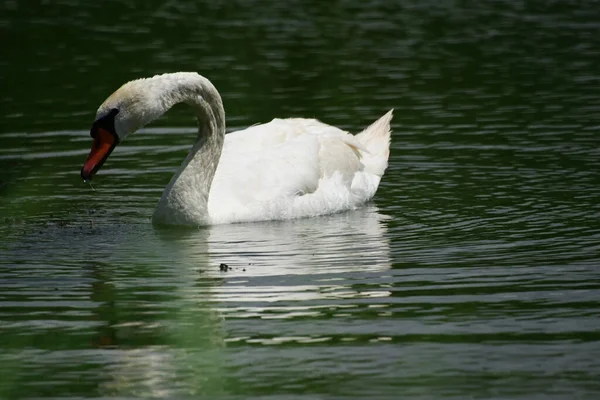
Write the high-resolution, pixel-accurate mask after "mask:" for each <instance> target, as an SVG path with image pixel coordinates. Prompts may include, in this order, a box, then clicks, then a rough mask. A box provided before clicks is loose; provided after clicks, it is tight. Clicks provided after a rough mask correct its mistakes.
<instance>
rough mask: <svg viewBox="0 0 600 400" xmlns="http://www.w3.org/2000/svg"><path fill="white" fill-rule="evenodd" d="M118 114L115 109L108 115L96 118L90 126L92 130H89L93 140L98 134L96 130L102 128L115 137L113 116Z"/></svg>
mask: <svg viewBox="0 0 600 400" xmlns="http://www.w3.org/2000/svg"><path fill="white" fill-rule="evenodd" d="M118 113H119V110H118V109H116V108H113V109H111V110H110V111H109V112H108V114H106V115H105V116H103V117H101V118H98V119H97V120H96V121H94V124H93V125H92V129H91V130H90V136H91V137H93V138H95V137H96V135H97V134H98V128H102V129H104V130H107V131H109V132H110V133H112V134H113V135H115V136H117V133H116V131H115V116H116V115H117V114H118Z"/></svg>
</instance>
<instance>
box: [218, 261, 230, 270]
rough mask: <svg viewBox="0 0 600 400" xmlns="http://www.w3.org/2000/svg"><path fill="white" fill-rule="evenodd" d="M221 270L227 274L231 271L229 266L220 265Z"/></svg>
mask: <svg viewBox="0 0 600 400" xmlns="http://www.w3.org/2000/svg"><path fill="white" fill-rule="evenodd" d="M219 269H220V270H221V272H227V271H229V265H227V264H223V263H221V265H219Z"/></svg>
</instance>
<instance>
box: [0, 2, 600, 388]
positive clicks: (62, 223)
mask: <svg viewBox="0 0 600 400" xmlns="http://www.w3.org/2000/svg"><path fill="white" fill-rule="evenodd" d="M203 3H204V2H201V3H194V4H191V3H189V4H188V3H185V2H179V1H168V2H165V3H160V2H155V1H149V2H145V3H144V4H143V5H142V4H137V3H135V4H134V3H132V2H116V1H106V2H101V3H98V4H79V2H75V1H62V2H58V3H57V2H53V3H52V4H50V3H49V4H45V3H41V4H38V5H37V6H36V7H25V6H24V4H21V3H20V2H4V3H3V4H2V5H0V30H1V31H2V32H3V33H2V37H3V38H4V39H5V44H4V45H3V57H2V58H1V59H0V80H1V85H2V91H1V93H0V107H1V109H2V113H0V217H1V219H0V239H1V240H0V337H1V338H2V340H1V341H0V346H1V350H2V351H1V352H0V376H1V377H2V378H1V379H0V398H95V397H120V398H135V397H141V398H152V397H155V398H207V399H214V398H240V399H267V398H273V399H285V398H289V399H365V398H372V399H395V398H423V399H430V398H444V399H464V398H497V399H535V398H539V399H563V398H564V399H572V398H581V399H588V398H589V399H594V398H596V397H597V396H598V395H599V394H600V383H599V382H600V380H599V379H598V376H599V375H600V361H598V360H599V358H598V356H597V355H598V354H600V319H599V318H598V315H599V313H600V304H599V302H598V299H599V298H600V272H599V270H598V265H599V264H600V224H599V220H600V173H599V172H598V171H600V150H599V149H600V136H599V135H600V133H599V132H598V131H599V130H600V95H599V94H598V83H599V80H600V76H599V75H598V71H597V68H596V66H597V65H599V64H600V51H598V49H600V24H598V22H597V21H599V20H600V11H599V10H600V9H598V8H597V7H596V6H595V5H594V4H593V3H590V4H589V5H585V4H581V3H580V2H574V1H563V2H555V3H548V2H541V1H531V2H508V1H507V2H484V3H477V4H466V3H464V4H463V3H456V2H450V1H444V2H433V1H432V2H422V1H399V2H393V3H392V2H387V1H371V2H358V1H351V0H349V1H341V2H335V3H332V4H329V3H327V4H326V3H323V2H317V1H308V2H307V1H302V2H300V1H291V2H286V3H285V5H283V3H282V4H280V5H273V4H270V3H269V2H265V1H262V0H255V1H234V2H227V3H214V2H205V3H204V4H203ZM6 39H8V40H6ZM178 70H193V71H198V72H200V73H202V74H203V75H205V76H207V77H208V78H210V79H211V80H212V81H213V82H214V83H215V85H216V86H217V88H218V89H219V90H220V92H221V94H222V96H223V100H224V103H225V108H226V111H227V122H228V125H229V128H228V129H229V130H235V129H239V128H243V127H246V126H249V125H252V124H254V123H256V122H267V121H269V120H270V119H272V118H274V117H287V116H290V117H291V116H305V117H316V118H319V119H321V120H323V121H324V122H327V123H330V124H332V125H336V126H340V127H342V128H344V129H347V130H349V131H351V132H359V131H360V130H361V129H363V128H364V127H365V126H367V125H368V124H369V123H370V122H372V121H374V120H375V119H377V118H378V117H379V116H381V115H383V114H384V113H385V112H386V111H387V110H388V109H390V108H394V109H395V116H394V121H393V130H394V133H393V139H392V151H391V156H390V165H389V168H388V171H387V173H386V175H385V177H384V179H383V181H382V184H381V187H380V189H379V191H378V193H377V195H376V197H375V199H374V201H373V202H372V203H370V204H368V205H367V206H365V207H364V208H361V209H359V210H355V211H352V212H347V213H342V214H338V215H332V216H326V217H320V218H312V219H303V220H298V221H280V222H266V223H252V224H236V225H224V226H216V227H211V228H205V229H198V230H185V229H184V230H181V229H157V228H154V227H153V226H152V225H151V224H150V219H149V218H150V216H151V215H152V211H153V208H154V206H155V204H156V202H157V200H158V198H159V196H160V194H161V192H162V188H163V187H164V186H165V185H166V184H167V182H168V181H169V179H170V176H171V175H172V174H173V172H174V171H175V170H176V168H177V167H178V165H179V163H180V162H181V161H182V160H183V158H184V157H185V154H186V152H187V149H188V148H189V146H190V145H191V143H192V142H193V140H194V135H195V128H194V119H193V116H192V115H191V113H190V112H189V110H188V109H187V108H186V107H185V106H179V107H175V108H174V109H173V110H171V111H170V112H169V114H168V115H167V116H165V117H164V118H163V119H161V120H160V121H157V122H156V123H155V124H153V125H152V126H151V127H148V128H146V129H144V130H143V131H142V132H140V133H138V134H136V135H133V136H131V137H129V138H128V139H127V140H126V141H125V142H123V143H122V145H120V146H119V147H118V148H117V149H116V150H115V151H114V153H113V155H112V156H111V158H110V159H109V161H108V162H107V163H106V164H105V166H104V168H103V169H102V171H101V172H100V173H99V174H98V176H97V177H96V179H95V180H94V183H93V184H94V188H95V191H94V190H92V188H91V187H90V186H89V185H87V184H83V183H82V182H81V180H80V178H79V169H80V168H81V165H82V162H83V161H84V160H85V157H86V155H87V152H88V150H89V146H90V144H91V139H90V138H89V134H88V132H89V127H90V125H91V122H92V121H93V118H94V113H95V110H96V108H97V107H98V105H99V104H100V103H101V102H102V101H103V100H104V98H105V97H106V96H107V95H109V94H110V93H111V92H112V91H113V90H115V89H116V88H117V87H118V86H119V85H120V84H122V83H123V82H125V81H127V80H129V79H133V78H138V77H141V76H150V75H152V74H155V73H161V72H173V71H178ZM221 263H226V264H228V265H229V266H230V267H232V269H231V270H230V271H228V272H221V271H220V270H219V265H220V264H221Z"/></svg>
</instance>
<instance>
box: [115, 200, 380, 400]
mask: <svg viewBox="0 0 600 400" xmlns="http://www.w3.org/2000/svg"><path fill="white" fill-rule="evenodd" d="M386 218H387V217H386V216H384V215H382V214H380V213H379V212H378V210H377V208H376V207H374V206H370V207H365V208H363V209H360V210H356V211H353V212H347V213H343V214H338V215H331V216H326V217H320V218H311V219H304V220H293V221H281V222H263V223H255V224H238V225H222V226H213V227H210V228H207V229H200V230H193V231H189V230H186V231H181V230H156V231H154V233H153V234H152V235H150V236H154V238H155V239H156V240H151V241H148V242H147V248H146V250H145V255H146V257H147V258H153V257H154V256H156V257H160V259H161V260H162V263H163V267H162V268H164V270H163V271H162V272H161V274H165V275H162V278H161V281H162V284H160V286H161V288H160V290H161V291H164V292H168V293H169V296H173V297H174V300H172V301H170V304H169V305H168V306H167V305H163V306H159V305H152V304H144V307H146V310H150V309H153V308H161V309H162V310H163V311H164V310H165V309H166V311H167V312H168V316H166V317H165V316H163V317H161V318H158V317H157V320H158V321H159V322H160V325H161V328H157V329H153V331H154V332H156V331H157V330H158V329H162V332H163V337H162V338H161V340H160V342H161V343H162V344H161V345H158V344H157V343H154V344H153V345H151V346H143V347H140V348H134V349H126V348H120V349H118V350H117V352H118V354H119V356H118V357H117V358H116V360H114V363H113V364H112V366H113V367H112V368H111V371H110V372H109V374H108V375H109V376H111V377H112V378H111V379H110V380H109V381H108V382H106V383H105V384H104V385H103V391H105V393H118V394H121V395H123V394H128V393H129V394H131V393H143V394H144V395H145V396H150V397H151V396H163V397H164V396H167V397H169V396H174V395H207V396H218V395H222V394H223V393H226V392H227V390H226V388H227V386H228V385H230V384H231V378H229V381H227V382H226V381H225V379H224V376H227V374H226V373H225V371H226V370H227V369H228V368H229V364H230V362H231V360H230V359H229V358H228V357H229V353H228V344H230V345H235V344H236V343H237V345H239V343H247V344H252V343H254V344H257V343H258V344H271V345H272V344H279V343H284V342H290V341H293V342H297V343H309V342H315V341H326V340H328V339H327V337H326V335H320V334H319V332H312V333H311V332H305V331H303V330H302V329H298V327H297V326H296V327H295V328H293V330H290V329H288V328H285V327H282V326H280V325H278V322H277V321H281V320H289V319H294V318H320V316H321V315H322V314H323V313H327V314H329V315H330V316H334V317H335V316H338V315H339V316H342V315H344V313H345V312H348V309H349V308H352V307H353V305H352V304H353V303H354V305H355V306H356V304H358V303H362V302H369V301H371V300H372V299H373V298H376V297H386V296H389V294H390V293H389V291H388V290H387V289H386V288H385V285H379V284H372V282H374V281H381V282H384V281H385V279H380V278H381V277H382V276H385V275H386V274H387V272H386V271H388V270H389V269H390V268H391V260H390V248H389V243H388V239H387V236H386V224H385V219H386ZM124 250H125V253H127V252H128V250H126V249H124ZM222 263H225V264H227V265H228V266H229V267H230V268H229V270H228V271H227V272H223V271H221V270H220V268H219V265H220V264H222ZM169 276H170V277H169ZM369 282H371V284H369ZM167 287H168V290H167ZM361 307H362V306H361ZM367 307H368V305H367ZM132 315H133V313H132ZM155 322H156V321H151V320H147V321H145V322H144V324H146V325H147V324H150V323H155ZM121 323H122V324H123V321H122V322H121ZM296 325H297V324H296ZM316 326H318V324H314V325H313V328H314V327H316ZM117 328H118V327H117Z"/></svg>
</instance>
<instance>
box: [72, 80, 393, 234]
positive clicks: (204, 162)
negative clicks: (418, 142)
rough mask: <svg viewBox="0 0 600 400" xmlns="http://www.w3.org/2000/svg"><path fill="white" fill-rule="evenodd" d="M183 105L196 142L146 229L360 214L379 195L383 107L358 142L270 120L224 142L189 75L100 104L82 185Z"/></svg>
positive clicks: (216, 111)
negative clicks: (136, 135) (126, 142)
mask: <svg viewBox="0 0 600 400" xmlns="http://www.w3.org/2000/svg"><path fill="white" fill-rule="evenodd" d="M178 103H186V104H188V105H189V106H191V107H192V108H193V110H194V112H195V113H196V117H197V119H198V136H197V138H196V142H195V144H194V145H193V147H192V149H191V150H190V152H189V153H188V155H187V157H186V158H185V160H184V161H183V164H182V165H181V167H180V168H179V170H178V171H177V172H176V173H175V175H174V176H173V177H172V179H171V181H170V182H169V184H168V185H167V186H166V187H165V189H164V192H163V194H162V196H161V198H160V200H159V202H158V205H157V206H156V209H155V211H154V214H153V217H152V222H153V223H154V224H159V225H162V224H166V225H191V226H202V225H214V224H225V223H235V222H249V221H261V220H276V219H292V218H301V217H309V216H317V215H324V214H331V213H335V212H340V211H343V210H349V209H354V208H357V207H359V206H360V205H362V204H364V203H365V202H367V201H368V200H370V199H371V198H372V197H373V196H374V195H375V192H376V191H377V187H378V186H379V182H380V180H381V177H382V176H383V174H384V172H385V170H386V168H387V161H388V156H389V147H390V121H391V119H392V112H393V110H390V111H389V112H387V113H386V114H385V115H384V116H382V117H381V118H379V119H378V120H377V121H376V122H374V123H373V124H372V125H370V126H369V127H368V128H366V129H365V130H364V131H362V132H361V133H359V134H357V135H352V134H350V133H347V132H345V131H343V130H341V129H339V128H336V127H333V126H330V125H327V124H324V123H322V122H320V121H317V120H315V119H305V118H288V119H277V118H276V119H274V120H272V121H271V122H269V123H265V124H260V125H254V126H251V127H249V128H247V129H244V130H241V131H236V132H232V133H229V134H227V135H225V110H224V108H223V103H222V100H221V96H220V95H219V92H218V91H217V89H216V88H215V87H214V86H213V84H212V83H211V82H210V81H209V80H208V79H207V78H205V77H204V76H202V75H200V74H198V73H195V72H175V73H167V74H162V75H156V76H153V77H151V78H142V79H137V80H133V81H130V82H127V83H125V84H124V85H123V86H121V87H120V88H119V89H118V90H117V91H115V92H114V93H113V94H111V95H110V96H109V97H108V98H107V99H106V100H105V101H104V102H103V103H102V105H101V106H100V108H99V109H98V111H97V113H96V118H95V120H94V123H93V125H92V128H91V130H90V136H91V137H92V138H93V143H92V148H91V151H90V153H89V156H88V158H87V160H86V161H85V163H84V165H83V167H82V169H81V177H82V178H83V179H84V180H85V181H90V180H91V179H92V178H93V176H94V174H95V173H96V172H98V170H99V169H100V167H101V166H102V164H103V163H104V162H105V161H106V159H107V158H108V156H109V155H110V154H111V152H112V151H113V150H114V148H115V146H116V145H117V144H119V143H120V142H121V141H122V140H123V139H125V138H126V137H127V136H128V135H129V134H131V133H133V132H135V131H137V130H138V129H140V128H142V127H143V126H145V125H146V124H148V123H150V122H152V121H154V120H155V119H157V118H159V117H160V116H161V115H163V114H164V113H165V112H167V110H169V109H170V108H171V107H172V106H174V105H175V104H178Z"/></svg>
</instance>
